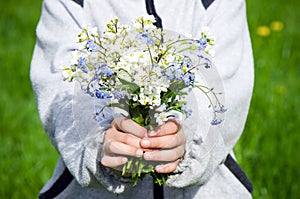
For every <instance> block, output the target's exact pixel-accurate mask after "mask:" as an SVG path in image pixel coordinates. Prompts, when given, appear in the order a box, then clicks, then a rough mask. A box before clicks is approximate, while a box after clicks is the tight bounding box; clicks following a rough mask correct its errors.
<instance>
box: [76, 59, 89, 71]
mask: <svg viewBox="0 0 300 199" xmlns="http://www.w3.org/2000/svg"><path fill="white" fill-rule="evenodd" d="M86 65H87V64H86V59H85V58H84V57H79V59H78V63H77V67H78V68H79V69H81V70H82V71H83V72H84V73H88V69H87V68H86Z"/></svg>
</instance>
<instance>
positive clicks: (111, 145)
mask: <svg viewBox="0 0 300 199" xmlns="http://www.w3.org/2000/svg"><path fill="white" fill-rule="evenodd" d="M104 153H105V154H113V155H115V154H118V155H126V156H134V157H141V156H142V155H143V151H142V150H141V149H139V148H135V147H132V146H130V145H127V144H124V143H121V142H118V141H115V140H111V141H109V142H106V143H105V145H104Z"/></svg>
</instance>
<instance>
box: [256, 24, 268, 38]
mask: <svg viewBox="0 0 300 199" xmlns="http://www.w3.org/2000/svg"><path fill="white" fill-rule="evenodd" d="M256 32H257V34H258V35H259V36H261V37H267V36H269V35H270V34H271V30H270V28H269V27H268V26H259V27H258V28H257V31H256Z"/></svg>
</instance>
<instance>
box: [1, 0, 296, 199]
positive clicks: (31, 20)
mask: <svg viewBox="0 0 300 199" xmlns="http://www.w3.org/2000/svg"><path fill="white" fill-rule="evenodd" d="M247 6H248V7H247V10H248V21H249V27H250V33H251V38H252V41H253V49H254V57H255V75H256V76H255V87H254V93H253V99H252V103H251V109H250V112H249V117H248V120H247V124H246V127H245V132H244V134H243V136H242V138H241V139H240V141H239V142H238V144H237V146H236V148H235V151H236V154H237V158H238V160H239V162H240V163H241V165H242V167H243V168H244V170H245V171H246V172H247V173H248V175H249V177H250V178H251V180H252V181H253V183H254V187H255V189H254V193H253V196H254V198H263V199H273V198H280V199H296V198H300V170H299V164H300V158H299V156H300V155H299V154H298V153H299V152H300V150H299V144H300V143H299V139H300V134H299V133H300V132H299V127H298V125H299V124H300V110H299V109H300V100H299V97H300V86H299V79H300V64H299V62H300V60H299V58H300V51H299V50H300V48H299V46H300V43H299V42H300V27H299V19H300V12H299V8H300V1H296V0H294V1H280V0H273V1H271V0H264V1H260V0H252V1H250V0H249V1H247ZM40 8H41V1H30V0H19V1H16V0H11V1H1V2H0V33H1V37H0V91H1V92H0V157H1V159H0V162H1V163H0V171H1V174H0V198H3V199H6V198H9V199H10V198H12V199H15V198H36V197H37V195H38V192H39V190H40V189H41V187H42V186H43V184H44V183H45V182H46V181H47V179H48V178H49V177H50V176H51V174H52V172H53V169H54V165H55V162H56V160H57V158H58V155H57V153H56V152H55V150H54V149H53V147H52V146H51V144H50V142H49V140H48V138H47V136H46V135H45V133H44V132H43V129H42V127H41V124H40V121H39V118H38V114H37V110H36V105H35V100H34V96H33V92H32V90H31V85H30V81H29V66H30V60H31V56H32V51H33V46H34V42H35V27H36V24H37V21H38V18H39V15H40V11H41V9H40ZM272 21H281V22H282V23H283V24H284V28H283V30H282V31H279V32H276V31H271V33H270V35H269V36H267V37H261V36H259V35H258V34H257V28H258V27H260V26H262V25H266V26H269V25H270V24H271V23H272Z"/></svg>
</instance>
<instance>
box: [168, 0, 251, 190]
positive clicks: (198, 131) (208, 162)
mask: <svg viewBox="0 0 300 199" xmlns="http://www.w3.org/2000/svg"><path fill="white" fill-rule="evenodd" d="M205 15H206V16H205V21H206V25H207V26H209V27H210V29H211V30H212V32H213V33H214V35H215V37H216V46H215V50H216V56H215V57H214V58H213V62H214V66H213V67H216V68H217V70H218V72H219V76H220V78H221V80H222V82H223V88H224V94H223V95H224V96H223V97H225V102H224V105H225V106H226V108H227V109H228V110H227V112H226V113H225V115H224V121H223V123H222V124H220V125H218V126H211V125H210V120H211V112H210V111H211V110H209V109H208V108H207V106H208V102H207V99H205V98H204V97H203V96H204V95H201V94H199V96H197V94H195V95H196V96H197V97H192V99H197V102H194V101H195V100H192V101H191V102H190V104H196V105H194V107H193V110H198V111H194V113H192V117H191V118H189V119H187V120H186V121H185V122H184V123H183V126H184V132H185V134H186V136H187V144H186V154H185V156H184V159H183V160H182V161H181V163H180V164H179V166H178V167H177V170H176V172H175V174H174V175H172V176H171V178H170V179H169V180H168V181H167V183H168V185H169V186H172V187H178V188H182V187H187V186H192V185H202V184H204V183H206V182H207V181H208V180H209V179H210V177H211V176H212V175H213V173H214V172H215V170H216V169H217V168H218V166H219V165H220V164H222V163H223V161H224V160H225V158H226V156H227V155H228V154H229V153H230V152H231V151H232V149H233V147H234V145H235V144H236V142H237V141H238V139H239V137H240V136H241V134H242V132H243V129H244V125H245V122H246V118H247V114H248V109H249V105H250V99H251V96H252V89H253V79H254V71H253V58H252V47H251V42H250V37H249V31H248V25H247V20H246V9H245V2H244V1H240V0H236V1H230V2H229V1H215V2H214V3H213V4H212V6H211V7H210V8H209V9H208V10H207V11H206V14H205ZM193 102H194V103H193ZM208 116H210V117H208Z"/></svg>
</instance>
